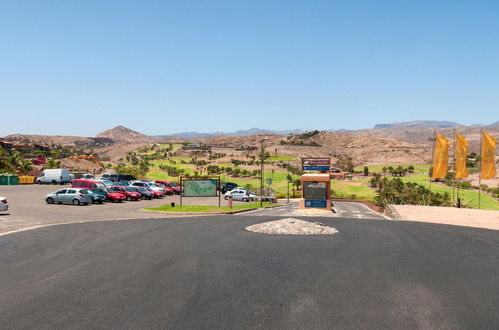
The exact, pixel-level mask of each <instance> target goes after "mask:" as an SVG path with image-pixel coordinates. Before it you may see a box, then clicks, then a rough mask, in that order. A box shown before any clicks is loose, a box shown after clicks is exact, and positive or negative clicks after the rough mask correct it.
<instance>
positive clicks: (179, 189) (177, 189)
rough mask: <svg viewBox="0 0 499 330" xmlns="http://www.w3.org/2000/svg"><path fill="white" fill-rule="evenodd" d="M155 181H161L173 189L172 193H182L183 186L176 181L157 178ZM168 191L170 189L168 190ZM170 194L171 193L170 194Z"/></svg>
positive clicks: (166, 186) (160, 182)
mask: <svg viewBox="0 0 499 330" xmlns="http://www.w3.org/2000/svg"><path fill="white" fill-rule="evenodd" d="M155 183H159V184H162V185H164V186H165V188H167V189H168V188H169V189H171V190H172V194H176V195H180V194H181V193H182V187H180V185H179V184H178V183H176V182H173V181H166V180H156V181H155ZM167 193H168V191H167ZM169 195H170V194H169Z"/></svg>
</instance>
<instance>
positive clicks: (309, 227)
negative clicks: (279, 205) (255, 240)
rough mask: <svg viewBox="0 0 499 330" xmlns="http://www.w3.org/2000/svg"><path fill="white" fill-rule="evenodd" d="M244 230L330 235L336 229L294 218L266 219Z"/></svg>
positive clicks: (282, 233)
mask: <svg viewBox="0 0 499 330" xmlns="http://www.w3.org/2000/svg"><path fill="white" fill-rule="evenodd" d="M246 230H248V231H252V232H255V233H260V234H271V235H332V234H336V233H338V230H336V228H333V227H329V226H326V225H324V224H323V223H320V222H309V221H303V220H300V219H294V218H285V219H281V220H275V221H268V222H263V223H259V224H256V225H253V226H249V227H246Z"/></svg>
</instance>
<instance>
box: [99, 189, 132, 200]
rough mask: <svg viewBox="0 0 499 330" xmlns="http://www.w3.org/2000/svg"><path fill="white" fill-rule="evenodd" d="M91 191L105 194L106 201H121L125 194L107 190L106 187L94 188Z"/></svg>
mask: <svg viewBox="0 0 499 330" xmlns="http://www.w3.org/2000/svg"><path fill="white" fill-rule="evenodd" d="M92 192H94V193H96V194H101V195H103V196H105V198H106V200H107V201H110V202H113V203H114V202H118V203H121V202H123V201H124V200H125V199H126V196H125V195H123V194H122V193H119V192H113V191H109V189H108V188H94V189H92Z"/></svg>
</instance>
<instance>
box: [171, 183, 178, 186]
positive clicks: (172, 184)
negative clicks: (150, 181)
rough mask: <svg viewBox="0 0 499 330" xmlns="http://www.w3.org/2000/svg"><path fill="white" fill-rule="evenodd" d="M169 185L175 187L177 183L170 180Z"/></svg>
mask: <svg viewBox="0 0 499 330" xmlns="http://www.w3.org/2000/svg"><path fill="white" fill-rule="evenodd" d="M170 186H172V187H177V186H178V185H177V184H176V183H175V182H171V183H170Z"/></svg>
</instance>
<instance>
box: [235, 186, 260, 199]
mask: <svg viewBox="0 0 499 330" xmlns="http://www.w3.org/2000/svg"><path fill="white" fill-rule="evenodd" d="M233 190H244V191H247V192H248V194H249V198H250V200H251V201H257V200H260V196H258V195H257V194H256V193H254V192H252V191H251V190H249V189H248V188H244V187H236V188H234V189H232V190H231V191H233Z"/></svg>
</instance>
